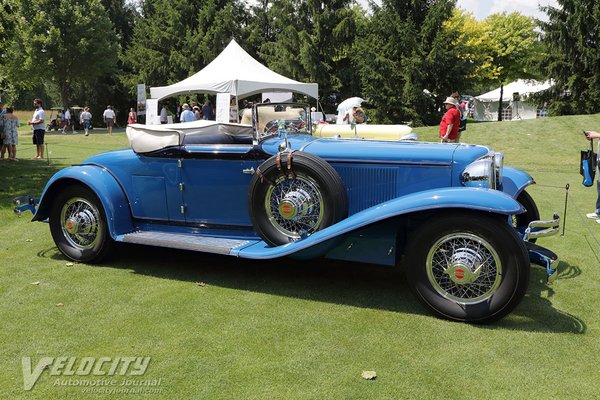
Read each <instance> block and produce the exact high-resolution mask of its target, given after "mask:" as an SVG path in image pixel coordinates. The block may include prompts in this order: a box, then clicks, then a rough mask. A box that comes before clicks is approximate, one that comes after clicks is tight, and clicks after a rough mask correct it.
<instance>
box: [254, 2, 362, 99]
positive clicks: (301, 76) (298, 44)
mask: <svg viewBox="0 0 600 400" xmlns="http://www.w3.org/2000/svg"><path fill="white" fill-rule="evenodd" d="M350 3H351V1H350V0H332V1H329V2H323V1H316V0H301V1H291V0H275V1H263V2H262V4H261V7H254V8H253V13H254V15H255V16H256V21H257V23H256V24H251V25H250V26H249V27H248V28H247V29H248V30H249V31H250V32H251V33H250V35H249V38H250V39H251V40H252V42H253V43H254V44H255V45H258V49H257V53H258V56H259V57H258V58H259V59H261V60H262V61H263V62H264V63H265V64H266V65H267V66H268V67H269V68H271V69H273V70H274V71H276V72H278V73H280V74H282V75H285V76H288V77H290V78H292V79H296V80H299V81H304V82H318V83H319V92H320V95H321V102H322V103H324V106H325V107H326V108H327V109H331V108H333V107H334V106H335V102H336V100H337V99H339V97H342V96H348V95H350V94H351V91H349V90H347V89H348V87H350V86H351V82H352V81H353V80H354V78H355V74H354V71H353V68H352V65H351V59H350V55H351V49H352V42H353V41H354V36H355V31H356V23H355V20H356V14H355V12H356V11H355V10H354V9H352V8H350V7H349V5H350ZM263 33H266V35H267V37H266V40H265V41H263V42H262V43H261V41H260V39H259V37H260V35H261V34H263Z"/></svg>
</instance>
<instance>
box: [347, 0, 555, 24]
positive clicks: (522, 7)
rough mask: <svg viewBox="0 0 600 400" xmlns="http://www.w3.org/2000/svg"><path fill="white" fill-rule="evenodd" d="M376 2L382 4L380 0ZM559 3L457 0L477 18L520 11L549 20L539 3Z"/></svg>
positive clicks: (552, 1) (546, 2) (546, 1)
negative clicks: (540, 8)
mask: <svg viewBox="0 0 600 400" xmlns="http://www.w3.org/2000/svg"><path fill="white" fill-rule="evenodd" d="M375 2H376V3H379V4H381V2H380V1H378V0H375ZM359 3H361V4H363V5H366V4H367V3H368V2H367V0H359ZM557 4H558V3H557V2H556V0H510V1H506V0H458V2H457V6H458V7H460V8H462V9H463V10H466V11H469V12H471V13H473V15H475V18H477V19H484V18H485V17H487V16H488V15H490V14H493V13H499V12H503V11H506V12H512V11H518V12H520V13H521V14H523V15H527V16H529V17H535V18H539V19H542V20H547V18H546V17H545V15H546V14H545V13H542V12H540V11H539V9H538V5H542V6H547V5H550V6H555V7H556V6H557Z"/></svg>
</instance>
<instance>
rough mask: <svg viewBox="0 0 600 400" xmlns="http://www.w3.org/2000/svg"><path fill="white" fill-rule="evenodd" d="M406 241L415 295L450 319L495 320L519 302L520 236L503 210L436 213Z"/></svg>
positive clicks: (522, 278) (525, 267)
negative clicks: (502, 212)
mask: <svg viewBox="0 0 600 400" xmlns="http://www.w3.org/2000/svg"><path fill="white" fill-rule="evenodd" d="M423 222H424V223H423V224H421V225H420V226H418V227H417V228H416V229H415V231H414V232H413V233H412V235H411V237H410V240H409V242H408V243H407V244H406V256H405V260H404V261H405V266H406V269H405V272H406V277H407V280H408V283H409V285H410V288H411V290H412V291H413V292H414V294H415V295H416V297H417V299H418V300H419V301H421V303H422V304H423V305H424V306H425V307H427V308H428V309H429V310H430V311H432V312H433V313H434V314H436V315H438V316H440V317H442V318H447V319H451V320H454V321H461V322H470V323H489V322H492V321H496V320H498V319H500V318H502V317H503V316H505V315H506V314H508V313H509V312H510V311H511V310H513V309H514V308H515V307H516V306H517V304H519V302H520V301H521V299H522V298H523V296H524V295H525V292H526V290H527V285H528V283H529V269H530V266H529V256H528V254H527V249H526V248H525V245H524V243H523V240H522V239H521V238H520V237H519V236H518V235H517V233H516V231H515V229H514V228H513V227H512V226H511V225H510V224H509V223H508V221H507V220H506V217H504V216H502V215H498V216H493V215H486V214H482V213H474V212H467V211H463V212H455V213H438V214H436V215H434V216H433V217H431V216H430V217H429V218H427V219H424V220H423Z"/></svg>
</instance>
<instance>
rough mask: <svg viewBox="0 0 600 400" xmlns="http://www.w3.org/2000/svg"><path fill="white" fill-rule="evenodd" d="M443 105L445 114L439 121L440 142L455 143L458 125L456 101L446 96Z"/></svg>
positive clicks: (458, 115)
mask: <svg viewBox="0 0 600 400" xmlns="http://www.w3.org/2000/svg"><path fill="white" fill-rule="evenodd" d="M444 106H445V107H446V114H444V116H443V117H442V122H440V138H441V140H442V143H448V142H450V143H456V142H457V141H458V126H459V125H460V111H459V109H458V101H456V100H455V99H454V98H452V97H448V98H446V101H444Z"/></svg>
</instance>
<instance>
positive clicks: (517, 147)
mask: <svg viewBox="0 0 600 400" xmlns="http://www.w3.org/2000/svg"><path fill="white" fill-rule="evenodd" d="M584 128H586V129H598V128H600V115H593V116H573V117H556V118H545V119H542V120H535V121H515V122H502V123H477V124H476V123H470V124H469V125H468V129H467V131H466V132H465V134H464V135H463V141H464V142H468V143H477V144H484V145H490V146H491V147H492V148H493V149H495V150H496V151H502V152H504V153H505V161H506V165H512V166H515V167H518V168H522V169H525V170H526V171H528V172H529V173H531V174H532V175H533V176H534V178H535V179H536V181H537V185H535V186H534V187H532V188H530V189H529V192H530V193H531V194H532V196H533V197H534V199H536V201H537V203H538V206H539V208H540V211H541V213H542V216H543V217H550V216H551V215H552V212H554V211H558V212H559V213H560V215H561V218H563V219H564V215H563V208H564V200H565V190H564V186H565V185H566V184H567V183H569V184H570V186H571V187H570V190H569V201H568V213H567V220H566V232H565V236H564V237H560V236H555V237H552V238H544V239H540V241H539V243H540V244H542V245H545V246H547V247H549V248H551V249H552V250H554V251H555V252H557V253H558V254H559V256H560V257H561V262H560V266H559V269H560V273H559V278H558V280H557V281H556V282H555V283H554V285H553V286H551V287H548V286H546V284H545V272H544V271H543V270H542V269H540V268H537V267H535V268H534V269H533V273H532V278H531V283H530V287H529V290H528V294H527V295H526V297H525V299H524V300H523V302H522V303H521V304H520V305H519V306H518V307H517V309H516V310H515V311H514V312H513V313H512V314H510V315H509V316H507V317H506V318H504V319H503V320H501V321H499V322H498V323H496V324H494V325H490V326H472V325H466V324H460V323H453V322H448V321H443V320H440V319H437V318H435V317H432V316H430V315H429V314H428V313H427V312H426V311H425V310H424V309H423V308H422V307H421V306H420V305H419V304H418V303H417V302H416V300H415V299H413V297H412V295H411V293H410V291H409V288H408V287H407V284H406V282H405V280H404V278H403V276H402V274H401V273H399V271H397V270H395V269H386V268H383V267H377V266H370V265H360V264H348V263H340V262H331V261H316V262H315V261H311V262H309V263H306V262H301V261H293V260H275V261H267V262H263V261H261V262H257V261H254V262H252V261H247V260H239V259H234V258H230V257H221V256H214V255H204V254H198V253H192V252H185V251H174V250H165V249H158V248H148V247H141V246H139V247H138V246H120V247H119V248H118V254H117V255H116V256H115V257H114V258H112V259H111V260H110V261H108V262H106V263H104V264H102V265H98V266H92V265H84V264H74V265H73V264H71V263H69V262H68V261H67V260H66V259H65V258H64V257H63V256H62V255H61V254H60V253H59V252H58V250H57V249H56V248H55V246H54V243H53V241H52V239H51V237H50V232H49V229H48V226H47V224H44V223H31V222H29V219H30V215H24V216H22V217H17V216H15V215H14V214H13V212H12V204H11V200H12V198H13V197H14V196H15V195H18V194H32V195H39V194H40V193H41V191H42V189H43V187H44V185H45V183H46V181H47V180H48V178H49V177H50V176H51V175H52V174H54V173H55V172H56V171H58V170H59V169H61V168H63V167H65V166H68V165H71V164H75V163H78V162H81V161H82V160H83V159H85V158H86V157H88V156H90V155H92V154H96V153H98V152H101V151H106V150H110V149H117V148H122V147H126V146H127V140H126V138H125V135H124V133H123V131H122V130H120V131H118V132H117V133H116V134H115V135H114V136H112V137H108V136H107V135H106V134H103V133H104V132H105V131H104V130H98V129H96V130H94V131H93V133H92V134H91V135H90V136H89V137H84V136H83V135H81V134H79V135H62V134H51V135H48V136H47V143H48V150H49V151H48V153H49V155H50V162H49V163H47V162H46V161H34V160H30V158H31V157H32V156H33V155H34V149H33V146H32V145H31V144H30V143H31V134H30V133H29V131H28V129H27V127H24V128H23V129H22V130H21V136H20V138H19V140H20V144H19V146H18V153H17V156H18V157H19V158H21V161H20V162H18V163H9V162H7V161H4V162H1V163H0V178H1V180H0V182H2V183H1V184H0V260H1V262H0V269H1V272H0V273H1V277H2V278H1V279H0V302H1V303H0V304H2V306H1V307H0V321H1V323H2V327H1V329H0V366H1V369H0V398H1V399H16V398H27V399H82V398H99V396H100V397H101V398H129V399H133V398H149V399H163V398H165V399H187V398H194V399H296V398H298V399H490V398H494V399H496V398H498V399H504V398H506V399H565V398H573V399H590V398H595V397H598V396H599V395H600V391H599V389H598V385H599V382H600V364H599V362H598V359H599V357H600V355H599V354H600V283H599V282H600V242H599V238H600V225H598V224H596V223H595V222H594V221H591V220H587V219H585V217H584V215H583V214H585V213H586V212H591V211H593V208H594V202H595V198H596V190H595V188H584V187H583V186H582V185H581V177H580V176H579V174H578V162H579V150H583V149H586V148H587V147H588V142H587V141H586V140H585V138H584V137H583V135H582V134H581V129H584ZM416 131H417V132H418V134H419V136H420V138H421V139H422V140H428V141H433V140H436V137H437V134H436V132H437V128H436V127H429V128H419V129H417V130H416ZM23 357H31V359H32V363H33V365H32V368H35V366H36V365H37V362H38V361H39V360H40V359H42V358H43V357H77V360H79V361H80V360H81V359H82V358H84V357H95V358H99V357H110V359H111V360H115V359H116V358H117V357H150V358H151V360H150V364H149V365H148V368H147V370H146V371H145V374H144V375H143V376H119V375H116V376H113V377H103V376H89V375H87V376H77V375H74V376H71V377H69V376H66V375H54V376H53V375H51V373H52V369H49V370H46V371H44V372H43V373H42V374H41V377H40V379H39V380H38V382H37V384H36V385H35V386H34V387H33V389H32V390H30V391H25V390H24V389H23V372H22V359H23ZM105 370H106V369H105ZM365 370H373V371H376V373H377V379H375V380H372V381H368V380H365V379H362V378H361V373H362V371H365ZM69 378H71V379H72V382H76V381H77V380H78V379H79V380H87V381H90V380H97V379H100V378H104V379H108V378H113V379H116V381H117V383H121V381H122V380H123V378H128V379H134V380H138V381H140V380H142V379H144V380H156V381H155V383H156V382H158V383H157V386H154V387H146V388H145V389H152V390H154V393H151V392H150V390H147V391H145V392H141V393H138V394H127V395H126V394H102V395H98V394H87V393H84V392H83V390H85V388H82V387H80V386H61V384H60V383H61V382H63V383H64V382H66V381H68V379H69ZM159 380H160V381H159ZM97 388H98V387H96V389H97ZM156 392H158V393H156Z"/></svg>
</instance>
